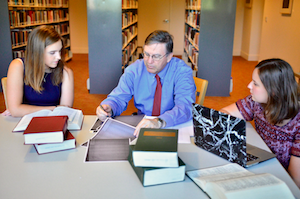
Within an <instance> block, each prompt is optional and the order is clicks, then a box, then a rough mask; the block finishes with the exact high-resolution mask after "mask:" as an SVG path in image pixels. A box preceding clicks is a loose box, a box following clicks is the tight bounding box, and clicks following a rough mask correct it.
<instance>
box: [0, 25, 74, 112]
mask: <svg viewBox="0 0 300 199" xmlns="http://www.w3.org/2000/svg"><path fill="white" fill-rule="evenodd" d="M64 56H65V54H64V44H63V40H62V37H61V36H60V35H59V34H58V33H57V32H56V31H55V30H54V29H53V28H52V27H50V26H39V27H37V28H35V29H34V30H33V31H32V32H31V33H30V34H29V37H28V42H27V47H26V51H25V59H24V60H23V59H19V58H17V59H14V60H13V61H12V62H11V64H10V65H9V69H8V72H7V104H8V109H7V110H6V111H5V112H4V113H2V115H12V116H14V117H22V116H24V115H26V114H29V113H32V112H35V111H39V110H42V109H49V110H53V109H54V108H55V107H56V106H57V105H62V106H68V107H72V106H73V100H74V78H73V72H72V70H71V69H70V68H68V67H66V66H65V65H64Z"/></svg>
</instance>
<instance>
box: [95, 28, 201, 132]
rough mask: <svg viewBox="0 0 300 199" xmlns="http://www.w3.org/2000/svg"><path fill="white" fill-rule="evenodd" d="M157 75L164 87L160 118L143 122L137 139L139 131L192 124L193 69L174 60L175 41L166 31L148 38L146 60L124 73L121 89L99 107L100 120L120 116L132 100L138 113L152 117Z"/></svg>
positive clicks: (145, 49)
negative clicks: (189, 121)
mask: <svg viewBox="0 0 300 199" xmlns="http://www.w3.org/2000/svg"><path fill="white" fill-rule="evenodd" d="M156 74H157V75H158V76H159V78H160V81H161V85H162V91H161V107H160V115H159V116H158V117H157V118H155V119H143V120H142V121H141V122H140V123H139V124H138V126H137V127H136V130H135V132H134V135H135V136H137V135H138V133H139V130H140V128H163V127H169V126H174V125H177V124H180V123H184V122H187V121H188V120H190V119H191V118H192V103H194V102H195V92H196V86H195V83H194V80H193V74H192V69H191V68H190V67H189V66H188V65H186V64H185V63H184V61H182V60H181V59H178V58H175V57H173V39H172V36H171V35H170V34H169V33H168V32H166V31H154V32H152V33H151V34H150V35H149V36H148V37H147V38H146V40H145V45H144V52H143V59H139V60H137V61H135V62H134V63H133V64H131V65H130V66H128V67H127V68H126V69H125V72H124V74H123V75H122V76H121V78H120V80H119V83H118V86H117V87H116V88H115V89H114V90H113V91H112V92H111V93H110V94H109V95H108V97H107V98H106V99H105V100H103V101H102V102H101V105H100V106H98V107H97V110H96V113H97V116H98V117H99V118H100V120H102V121H103V120H105V119H106V117H107V116H109V117H110V116H118V115H120V114H121V113H122V112H123V111H124V110H126V108H127V105H128V102H129V101H130V100H131V98H132V97H134V105H135V107H136V108H137V109H138V113H139V114H145V115H148V116H151V115H152V109H153V101H154V95H155V90H156V85H157V80H156V78H155V76H156Z"/></svg>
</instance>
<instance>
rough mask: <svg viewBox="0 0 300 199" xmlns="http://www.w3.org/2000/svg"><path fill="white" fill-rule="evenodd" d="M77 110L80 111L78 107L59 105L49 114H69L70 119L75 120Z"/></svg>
mask: <svg viewBox="0 0 300 199" xmlns="http://www.w3.org/2000/svg"><path fill="white" fill-rule="evenodd" d="M77 112H78V110H76V109H72V108H68V107H65V106H59V107H56V108H55V109H54V110H53V111H52V112H51V113H50V114H49V116H50V115H51V116H57V115H67V116H68V117H69V121H70V122H73V121H74V118H75V116H76V113H77Z"/></svg>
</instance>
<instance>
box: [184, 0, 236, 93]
mask: <svg viewBox="0 0 300 199" xmlns="http://www.w3.org/2000/svg"><path fill="white" fill-rule="evenodd" d="M235 11H236V0H227V1H220V0H186V7H185V24H184V28H185V29H184V32H185V35H184V51H185V53H186V55H187V57H188V61H189V62H190V63H191V65H192V66H191V67H192V68H193V69H194V70H195V71H196V76H197V77H199V78H202V79H206V80H207V81H208V82H209V83H208V88H207V92H206V95H207V96H229V95H230V79H231V65H232V49H233V35H234V24H235Z"/></svg>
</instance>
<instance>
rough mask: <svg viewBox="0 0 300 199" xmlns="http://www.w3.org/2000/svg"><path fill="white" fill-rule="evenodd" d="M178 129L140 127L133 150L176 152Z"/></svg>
mask: <svg viewBox="0 0 300 199" xmlns="http://www.w3.org/2000/svg"><path fill="white" fill-rule="evenodd" d="M177 143H178V129H153V128H141V130H140V133H139V137H138V139H137V142H136V145H135V149H134V150H135V151H163V152H177Z"/></svg>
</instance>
